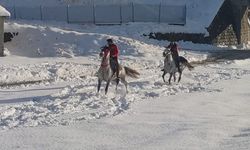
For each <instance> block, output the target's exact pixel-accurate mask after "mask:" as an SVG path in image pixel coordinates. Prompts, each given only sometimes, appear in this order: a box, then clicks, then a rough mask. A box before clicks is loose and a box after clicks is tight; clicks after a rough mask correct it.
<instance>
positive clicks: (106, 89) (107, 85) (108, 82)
mask: <svg viewBox="0 0 250 150" xmlns="http://www.w3.org/2000/svg"><path fill="white" fill-rule="evenodd" d="M109 84H110V80H108V81H107V84H106V88H105V94H107V93H108V88H109Z"/></svg>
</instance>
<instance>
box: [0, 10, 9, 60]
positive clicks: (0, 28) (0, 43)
mask: <svg viewBox="0 0 250 150" xmlns="http://www.w3.org/2000/svg"><path fill="white" fill-rule="evenodd" d="M6 17H10V13H9V12H8V11H7V10H6V9H5V8H4V7H2V6H1V5H0V56H4V20H5V18H6Z"/></svg>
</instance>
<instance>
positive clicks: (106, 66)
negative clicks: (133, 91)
mask: <svg viewBox="0 0 250 150" xmlns="http://www.w3.org/2000/svg"><path fill="white" fill-rule="evenodd" d="M100 57H102V62H101V66H100V68H99V70H98V72H97V77H98V86H97V92H98V93H99V91H100V87H101V83H102V81H106V82H107V84H106V88H105V94H107V92H108V87H109V84H110V82H111V81H113V80H115V79H116V73H115V74H114V73H113V71H112V69H111V66H110V53H109V52H108V53H106V54H105V53H104V52H102V53H101V54H100ZM139 75H140V73H139V72H137V71H136V70H133V69H131V68H129V67H123V66H122V65H119V78H120V80H121V82H122V83H123V84H124V85H125V87H126V92H128V87H127V86H128V82H127V81H126V76H129V77H131V78H138V76H139ZM118 84H119V82H116V89H117V85H118Z"/></svg>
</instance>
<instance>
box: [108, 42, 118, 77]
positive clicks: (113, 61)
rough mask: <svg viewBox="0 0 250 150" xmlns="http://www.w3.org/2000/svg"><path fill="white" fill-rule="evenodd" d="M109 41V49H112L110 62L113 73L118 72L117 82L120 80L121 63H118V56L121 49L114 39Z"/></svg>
mask: <svg viewBox="0 0 250 150" xmlns="http://www.w3.org/2000/svg"><path fill="white" fill-rule="evenodd" d="M107 42H108V49H109V50H110V64H111V69H112V70H113V73H114V74H115V73H116V78H117V82H119V63H118V56H119V49H118V47H117V46H116V45H115V44H114V42H113V40H112V39H107Z"/></svg>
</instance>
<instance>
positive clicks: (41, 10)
mask: <svg viewBox="0 0 250 150" xmlns="http://www.w3.org/2000/svg"><path fill="white" fill-rule="evenodd" d="M42 7H43V6H42V5H40V15H41V16H40V17H41V21H43V8H42Z"/></svg>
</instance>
